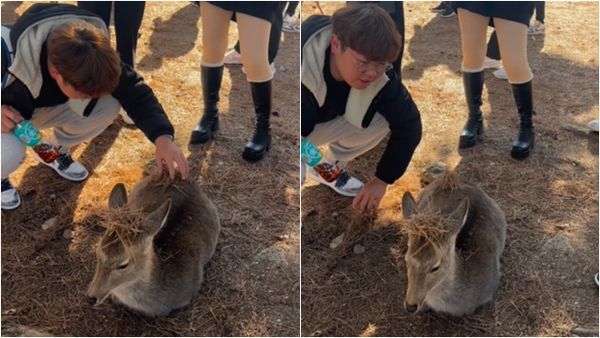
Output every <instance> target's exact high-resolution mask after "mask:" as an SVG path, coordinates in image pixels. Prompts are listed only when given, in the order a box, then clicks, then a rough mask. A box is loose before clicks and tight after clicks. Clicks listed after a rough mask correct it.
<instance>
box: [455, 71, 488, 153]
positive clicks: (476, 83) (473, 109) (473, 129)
mask: <svg viewBox="0 0 600 338" xmlns="http://www.w3.org/2000/svg"><path fill="white" fill-rule="evenodd" d="M463 85H464V87H465V98H466V99H467V107H468V108H469V119H468V120H467V123H466V124H465V126H464V127H463V130H462V131H461V133H460V139H459V143H458V147H459V148H461V149H462V148H469V147H472V146H474V145H475V144H477V141H479V139H480V138H481V137H482V135H483V116H482V115H481V92H482V91H483V71H481V72H477V73H463Z"/></svg>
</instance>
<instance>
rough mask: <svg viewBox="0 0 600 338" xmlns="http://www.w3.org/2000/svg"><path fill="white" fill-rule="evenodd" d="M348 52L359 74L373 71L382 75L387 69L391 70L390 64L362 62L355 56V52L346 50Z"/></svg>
mask: <svg viewBox="0 0 600 338" xmlns="http://www.w3.org/2000/svg"><path fill="white" fill-rule="evenodd" d="M348 50H349V51H350V52H351V54H352V62H353V63H354V65H355V66H356V69H357V70H358V71H359V72H361V73H363V74H364V73H366V72H368V71H369V70H371V69H372V70H373V71H374V72H375V73H377V74H380V73H383V72H385V71H387V70H389V69H391V68H392V64H391V63H389V62H383V61H364V60H360V59H359V58H358V57H357V56H356V54H358V53H357V52H355V51H354V50H352V49H350V48H348Z"/></svg>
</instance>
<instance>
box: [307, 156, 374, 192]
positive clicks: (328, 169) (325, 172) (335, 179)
mask: <svg viewBox="0 0 600 338" xmlns="http://www.w3.org/2000/svg"><path fill="white" fill-rule="evenodd" d="M307 169H308V170H307V171H306V175H307V176H308V177H309V178H311V179H312V180H314V181H317V182H319V183H321V184H325V185H326V186H328V187H330V188H331V189H333V190H334V191H335V192H337V193H338V194H340V195H342V196H349V197H354V196H356V195H357V194H358V191H359V190H360V189H362V187H363V186H364V184H363V182H361V181H360V180H359V179H356V178H354V177H352V176H350V175H349V174H348V172H347V171H346V170H344V169H342V168H340V167H339V166H338V165H337V164H333V163H328V162H324V161H322V162H320V163H319V164H317V165H316V166H314V167H312V168H311V167H308V168H307Z"/></svg>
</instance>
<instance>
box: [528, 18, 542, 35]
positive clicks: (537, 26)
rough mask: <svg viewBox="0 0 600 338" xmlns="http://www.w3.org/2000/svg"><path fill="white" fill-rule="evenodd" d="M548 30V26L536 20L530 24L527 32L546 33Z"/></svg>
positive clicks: (534, 33) (532, 33)
mask: <svg viewBox="0 0 600 338" xmlns="http://www.w3.org/2000/svg"><path fill="white" fill-rule="evenodd" d="M545 31H546V26H545V25H544V24H543V23H541V22H539V21H537V20H536V21H535V23H534V24H533V25H531V26H529V28H528V29H527V34H528V35H540V34H544V32H545Z"/></svg>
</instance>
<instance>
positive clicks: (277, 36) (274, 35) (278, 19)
mask: <svg viewBox="0 0 600 338" xmlns="http://www.w3.org/2000/svg"><path fill="white" fill-rule="evenodd" d="M284 8H285V1H280V2H279V5H278V6H277V11H275V12H274V13H273V21H272V22H271V29H270V31H269V64H271V63H273V62H274V61H275V57H276V56H277V52H278V51H279V44H280V42H281V32H282V31H281V29H282V25H283V16H282V14H283V10H284Z"/></svg>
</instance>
